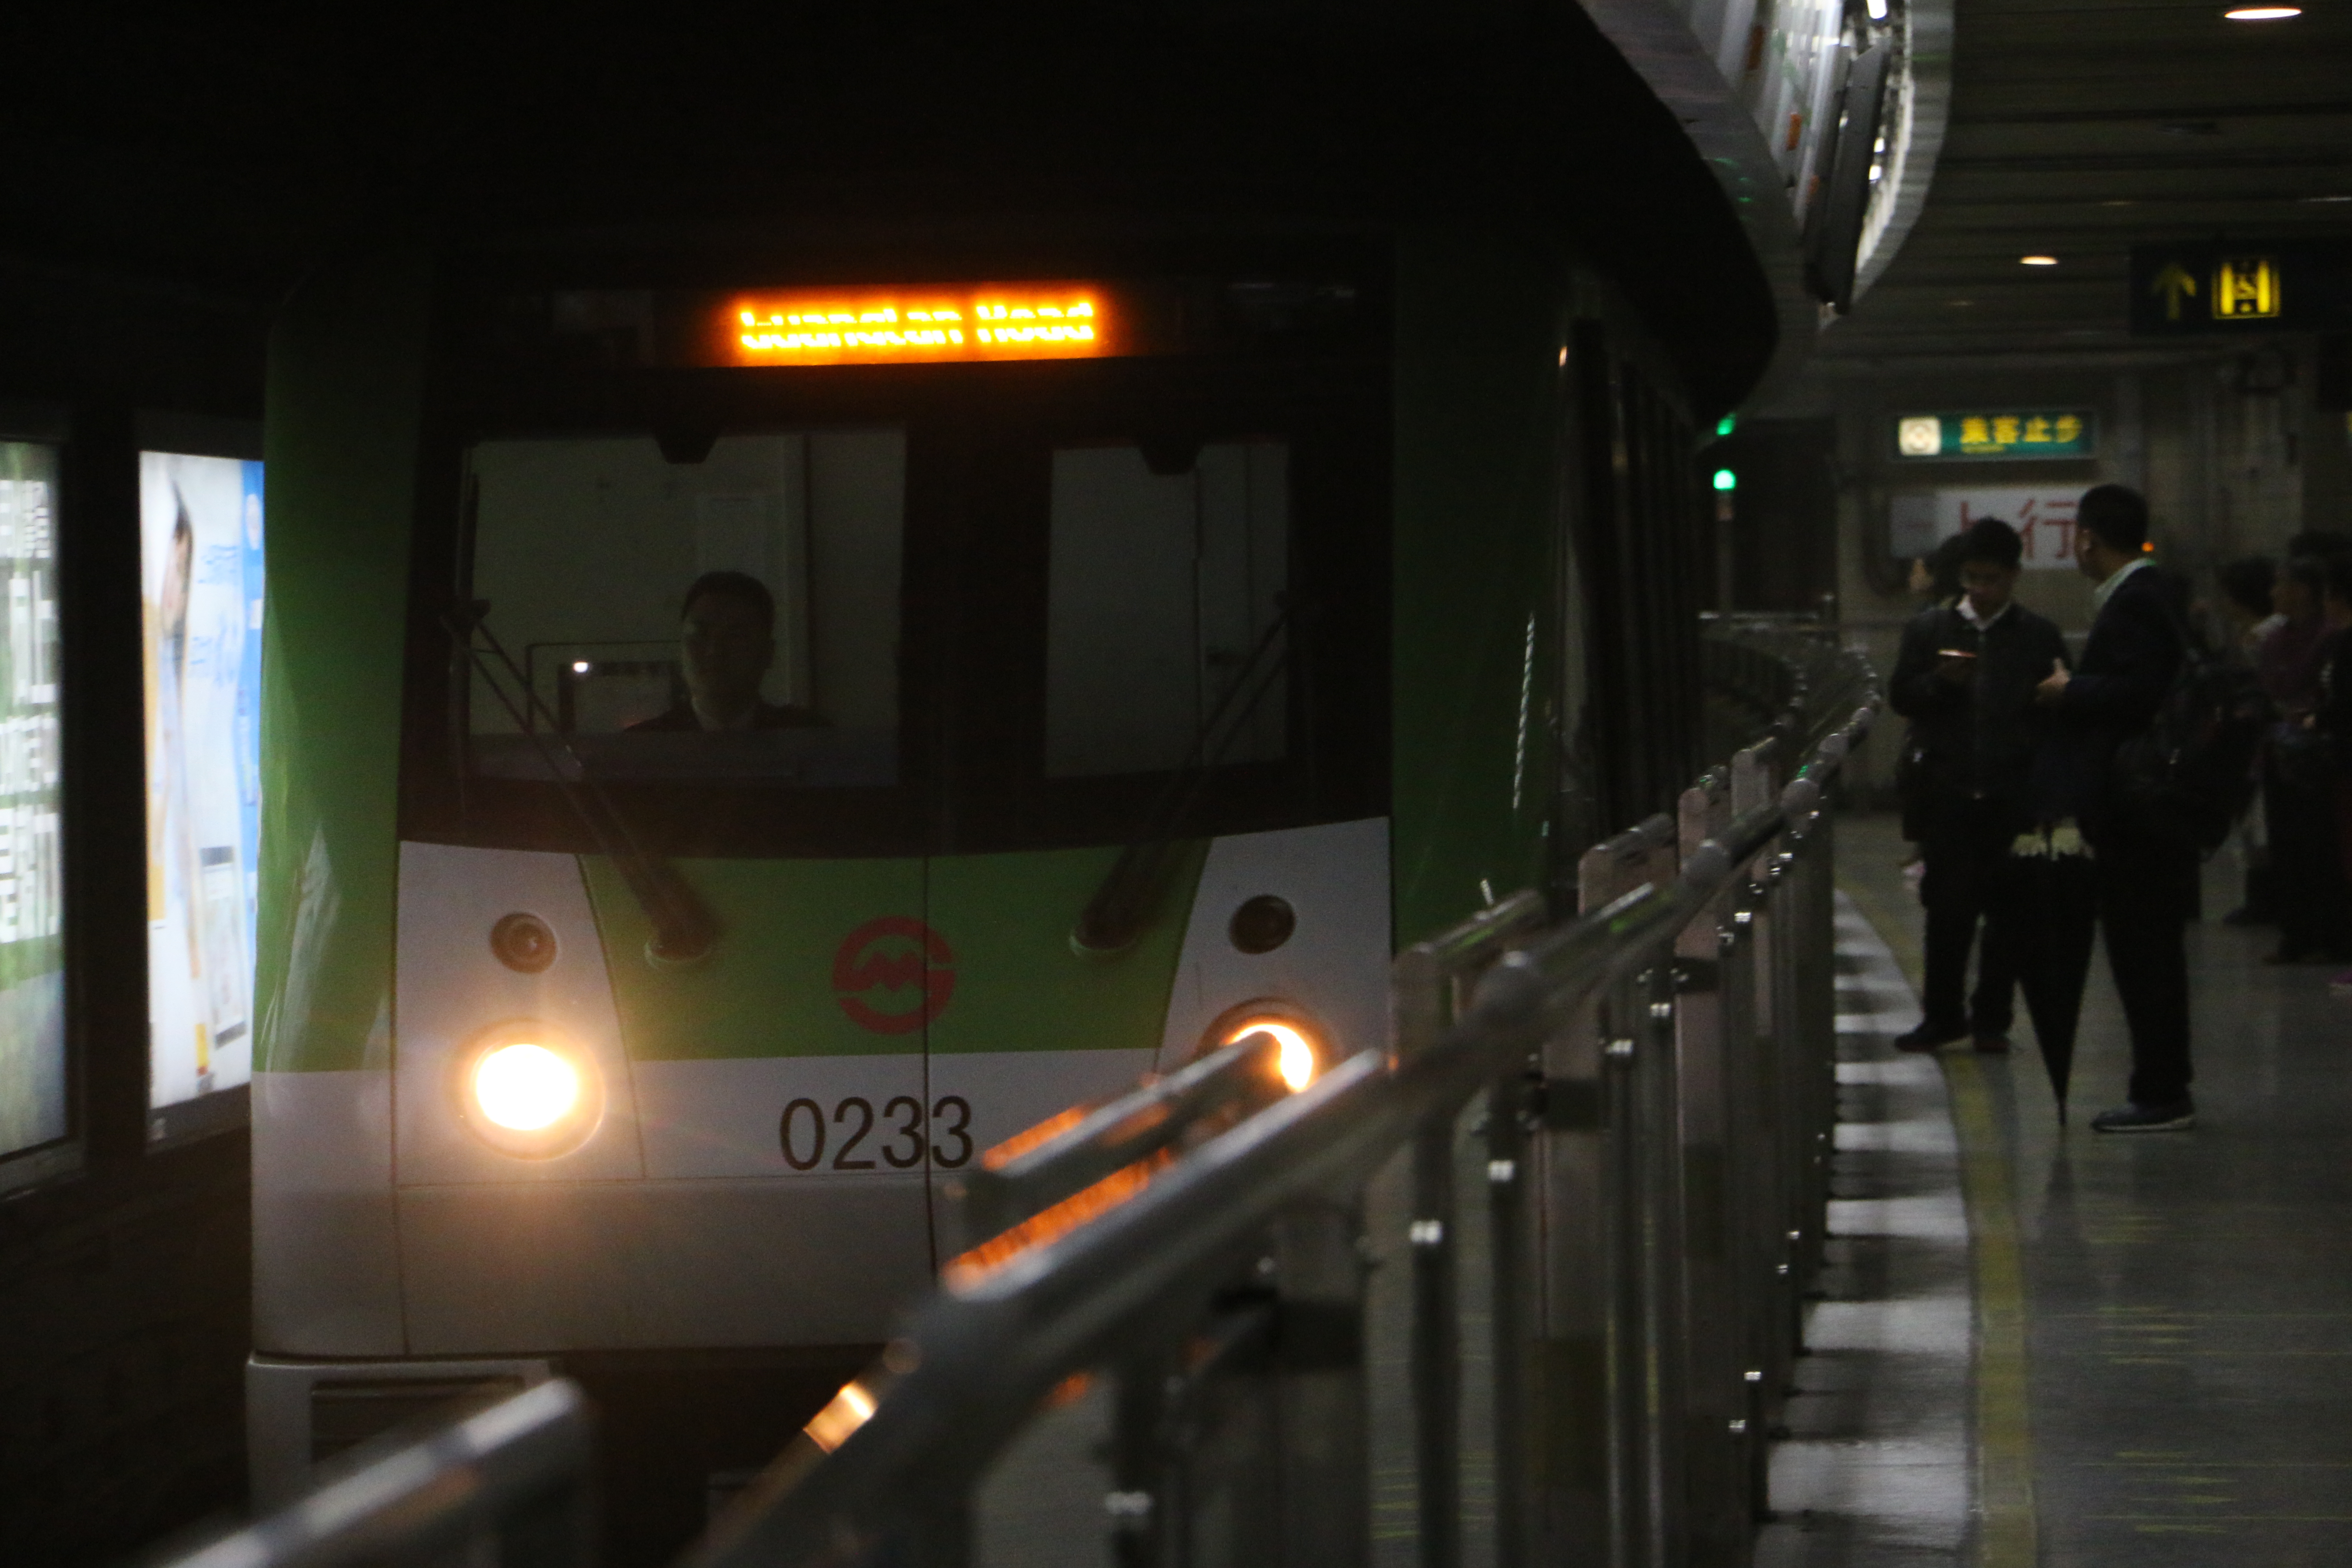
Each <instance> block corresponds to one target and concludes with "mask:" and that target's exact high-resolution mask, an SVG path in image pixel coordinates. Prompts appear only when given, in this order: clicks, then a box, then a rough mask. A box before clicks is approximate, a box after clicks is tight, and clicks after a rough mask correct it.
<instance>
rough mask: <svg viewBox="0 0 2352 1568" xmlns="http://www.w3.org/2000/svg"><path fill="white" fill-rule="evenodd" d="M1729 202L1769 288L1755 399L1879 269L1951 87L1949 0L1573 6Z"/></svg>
mask: <svg viewBox="0 0 2352 1568" xmlns="http://www.w3.org/2000/svg"><path fill="white" fill-rule="evenodd" d="M1584 8H1585V10H1586V11H1587V12H1588V13H1590V14H1591V16H1592V18H1593V20H1594V22H1595V23H1597V24H1598V25H1599V26H1600V28H1601V31H1602V32H1603V33H1604V34H1606V35H1607V36H1608V37H1609V39H1610V40H1611V41H1612V43H1614V44H1615V45H1616V46H1617V47H1618V49H1619V50H1620V51H1621V52H1622V53H1623V54H1624V56H1625V58H1626V59H1627V60H1628V61H1630V62H1631V63H1632V64H1633V68H1634V69H1636V70H1637V71H1639V72H1640V73H1641V75H1642V77H1643V79H1644V80H1646V81H1647V82H1648V83H1649V85H1650V87H1651V89H1653V90H1654V91H1655V92H1656V93H1657V95H1658V97H1659V99H1660V100H1662V101H1664V103H1665V105H1666V107H1667V108H1668V109H1670V110H1673V111H1674V113H1675V116H1676V118H1678V119H1679V120H1680V121H1682V123H1683V127H1684V129H1685V131H1686V132H1689V135H1690V138H1691V140H1692V142H1694V143H1696V145H1697V147H1698V149H1699V151H1700V153H1702V154H1703V155H1704V156H1705V157H1706V161H1707V164H1708V166H1709V168H1711V169H1712V170H1713V171H1714V173H1715V175H1716V177H1717V179H1718V180H1719V181H1721V182H1722V184H1723V186H1724V189H1725V191H1726V193H1727V195H1729V196H1730V198H1731V202H1732V205H1733V208H1734V210H1735V211H1736V212H1737V213H1738V216H1739V221H1740V223H1741V225H1742V226H1744V227H1745V229H1746V230H1747V233H1748V239H1749V241H1750V243H1751V244H1753V246H1754V247H1755V249H1756V254H1757V256H1758V258H1759V260H1760V261H1761V262H1762V264H1763V266H1764V268H1765V271H1766V273H1767V274H1768V275H1769V278H1770V279H1771V284H1772V293H1773V300H1774V304H1775V306H1776V308H1777V310H1778V313H1779V316H1780V345H1779V348H1778V351H1777V352H1776V353H1775V354H1774V357H1773V361H1772V364H1771V367H1770V369H1769V372H1768V373H1767V374H1766V376H1765V378H1764V381H1763V383H1762V384H1761V385H1760V386H1759V389H1758V390H1759V393H1769V390H1770V389H1771V388H1772V387H1774V386H1776V385H1778V384H1781V383H1782V382H1783V381H1784V380H1785V378H1786V377H1788V376H1789V375H1790V374H1793V373H1794V372H1795V371H1796V369H1797V368H1798V367H1799V366H1800V365H1801V364H1802V363H1804V360H1805V358H1806V357H1807V356H1808V355H1809V354H1810V353H1811V351H1812V348H1813V346H1814V343H1815V341H1816V339H1817V338H1818V337H1819V335H1820V332H1821V331H1822V329H1823V328H1825V327H1827V326H1828V325H1829V324H1830V323H1831V322H1832V321H1834V320H1835V319H1836V317H1837V316H1839V315H1841V314H1843V312H1845V311H1846V310H1851V309H1852V308H1853V303H1854V301H1855V300H1858V299H1859V298H1860V297H1861V296H1862V295H1863V294H1864V293H1865V292H1867V291H1868V290H1869V289H1870V287H1871V285H1873V284H1874V283H1875V282H1876V281H1877V280H1878V279H1879V277H1880V276H1881V275H1882V274H1883V273H1884V272H1885V270H1886V268H1887V265H1888V264H1889V263H1890V262H1892V261H1893V260H1894V258H1895V254H1896V252H1897V251H1898V250H1900V248H1901V247H1902V245H1903V241H1904V238H1905V237H1906V235H1908V234H1909V233H1910V230H1911V226H1912V224H1913V223H1914V221H1916V218H1917V217H1918V215H1919V209H1920V206H1921V205H1922V204H1923V203H1924V202H1925V201H1926V199H1927V185H1928V181H1929V178H1930V176H1931V175H1932V174H1934V171H1935V167H1936V159H1937V153H1939V152H1940V150H1941V149H1942V146H1943V140H1944V125H1945V120H1946V114H1947V109H1948V102H1949V100H1950V96H1951V72H1950V57H1951V39H1952V8H1951V5H1950V0H1865V3H1864V4H1861V5H1855V4H1850V3H1849V0H1797V3H1794V4H1787V5H1774V4H1772V3H1771V0H1584Z"/></svg>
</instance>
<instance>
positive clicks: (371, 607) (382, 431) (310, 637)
mask: <svg viewBox="0 0 2352 1568" xmlns="http://www.w3.org/2000/svg"><path fill="white" fill-rule="evenodd" d="M428 279H429V268H428V266H427V264H426V262H425V259H424V258H422V257H419V256H415V255H413V254H411V255H394V256H390V257H380V258H374V259H372V260H369V261H366V262H362V263H358V264H354V265H351V266H348V267H343V268H333V269H330V270H328V271H326V272H324V273H322V275H321V276H320V279H316V280H314V281H313V282H311V283H310V284H309V285H307V286H306V287H305V289H304V290H303V292H302V294H301V295H300V296H299V298H298V299H297V300H295V301H294V302H293V304H292V305H291V306H289V309H287V310H284V311H283V312H281V313H280V317H279V322H278V329H277V331H276V332H275V333H274V334H273V336H272V339H271V342H270V353H269V370H268V376H269V386H268V401H269V423H268V432H267V437H266V445H265V447H264V452H265V456H266V458H267V461H268V465H269V476H270V478H269V535H268V542H267V545H266V548H267V550H268V589H267V609H266V613H265V614H266V619H267V622H268V626H269V635H268V637H266V638H264V639H263V642H262V660H263V662H262V701H261V710H262V713H261V767H262V778H261V800H262V826H261V868H260V869H261V875H260V910H259V926H260V940H259V944H258V947H259V951H258V954H257V956H258V960H259V962H258V964H257V973H256V975H255V994H256V995H257V997H258V998H259V999H260V1005H259V1008H258V1011H259V1014H260V1018H261V1024H260V1027H259V1029H258V1030H257V1035H256V1038H255V1048H254V1063H253V1065H254V1067H255V1068H256V1070H266V1071H273V1072H288V1071H320V1070H328V1069H335V1068H360V1067H365V1066H374V1067H381V1066H383V1065H384V1061H385V1057H384V1052H385V1050H386V1048H387V1047H388V1045H389V1042H390V1038H391V1033H390V1015H391V998H392V968H393V925H394V909H395V900H394V891H395V889H396V886H397V871H398V866H399V857H400V844H399V832H398V823H399V790H400V709H401V678H402V672H403V669H404V658H403V649H404V641H405V637H406V629H407V628H406V612H407V605H406V591H407V584H408V579H409V553H410V552H409V538H410V531H411V526H412V520H413V518H414V517H415V510H416V492H415V485H416V473H417V456H416V455H417V446H418V438H419V433H420V430H421V427H422V424H423V420H424V411H425V351H426V344H427V343H428V342H429V341H430V332H429V326H430V322H429V320H428V313H427V299H428V287H427V285H428ZM354 342H359V343H364V344H366V345H368V352H367V353H353V352H352V344H353V343H354Z"/></svg>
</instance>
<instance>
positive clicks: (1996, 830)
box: [1919, 798, 2019, 1035]
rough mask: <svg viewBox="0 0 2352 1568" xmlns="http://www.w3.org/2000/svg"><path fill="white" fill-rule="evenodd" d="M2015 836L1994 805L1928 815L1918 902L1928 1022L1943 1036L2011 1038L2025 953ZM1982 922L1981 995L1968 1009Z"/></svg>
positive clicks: (1977, 803)
mask: <svg viewBox="0 0 2352 1568" xmlns="http://www.w3.org/2000/svg"><path fill="white" fill-rule="evenodd" d="M2016 833H2017V829H2016V824H2015V822H2014V820H2013V816H2012V813H2011V811H2010V810H2009V809H2007V808H2006V807H2003V806H2000V805H1996V804H1994V803H1993V802H1990V801H1983V800H1969V799H1965V798H1953V799H1947V800H1943V801H1939V802H1937V804H1936V805H1935V806H1934V808H1933V809H1932V811H1931V813H1930V815H1929V816H1928V820H1927V838H1926V839H1925V840H1924V841H1923V842H1922V843H1921V845H1920V858H1922V859H1923V860H1925V861H1926V862H1927V869H1926V873H1925V875H1923V876H1922V877H1921V878H1920V879H1919V902H1920V904H1921V906H1922V907H1923V908H1925V909H1926V910H1927V941H1926V942H1925V944H1924V945H1925V947H1926V950H1927V951H1926V953H1925V957H1926V959H1927V994H1926V995H1925V996H1924V997H1923V998H1921V1001H1922V1004H1923V1005H1924V1008H1925V1011H1926V1013H1927V1024H1928V1025H1929V1026H1933V1027H1935V1028H1937V1030H1939V1031H1949V1032H1952V1033H1955V1034H1957V1033H1958V1032H1960V1031H1961V1030H1963V1029H1967V1030H1971V1031H1973V1032H1975V1033H1977V1034H1979V1035H2005V1034H2007V1033H2009V1027H2010V1024H2011V1021H2012V1019H2013V1018H2014V1016H2015V1012H2014V997H2015V995H2016V992H2017V964H2018V956H2019V955H2018V951H2017V931H2016V925H2017V922H2016V920H2015V918H2014V915H2013V912H2012V908H2011V905H2012V898H2013V895H2012V891H2011V889H2012V885H2013V882H2014V879H2013V878H2011V876H2010V875H2009V873H2008V857H2009V847H2010V844H2011V841H2012V840H2013V839H2014V838H2015V837H2016ZM1979 922H1981V923H1982V925H1983V927H1984V946H1983V949H1982V951H1981V952H1979V955H1978V959H1977V987H1976V994H1975V995H1974V996H1973V997H1969V998H1967V1000H1966V1002H1965V1003H1964V1001H1963V998H1964V997H1965V996H1966V993H1967V990H1968V982H1969V948H1970V947H1971V946H1973V945H1975V942H1976V936H1977V927H1978V925H1979Z"/></svg>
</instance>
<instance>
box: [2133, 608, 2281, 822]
mask: <svg viewBox="0 0 2352 1568" xmlns="http://www.w3.org/2000/svg"><path fill="white" fill-rule="evenodd" d="M2172 623H2173V630H2174V631H2175V632H2177V633H2178V634H2179V637H2180V648H2181V653H2180V670H2179V674H2177V675H2175V676H2174V677H2173V679H2172V689H2170V690H2169V691H2167V692H2166V693H2165V694H2164V701H2163V702H2162V703H2161V704H2159V705H2158V708H2157V710H2156V717H2155V718H2154V719H2152V720H2150V721H2149V722H2148V726H2147V729H2146V730H2143V731H2140V732H2139V733H2138V734H2137V735H2134V736H2132V737H2131V738H2130V739H2129V740H2126V742H2123V744H2122V745H2120V746H2118V747H2116V772H2115V779H2116V790H2117V793H2118V794H2119V795H2121V797H2122V802H2123V806H2124V809H2125V810H2126V812H2127V813H2128V814H2130V816H2132V818H2133V819H2134V820H2135V821H2137V823H2138V824H2139V825H2140V826H2142V827H2144V828H2146V829H2147V831H2149V832H2151V833H2154V834H2156V835H2157V836H2158V837H2163V838H2169V839H2171V840H2173V841H2174V842H2176V843H2188V844H2194V845H2196V846H2197V847H2198V848H2199V849H2200V850H2202V851H2204V852H2205V853H2206V854H2209V855H2210V854H2211V853H2212V852H2213V851H2214V850H2216V849H2218V848H2220V847H2221V841H2222V840H2223V839H2225V838H2227V837H2229V836H2230V828H2231V825H2232V824H2233V823H2235V822H2236V821H2237V820H2238V818H2239V817H2240V816H2242V815H2243V814H2244V812H2245V809H2246V806H2247V805H2248V804H2249V803H2250V802H2251V801H2252V798H2253V793H2254V754H2255V752H2257V751H2258V750H2259V749H2260V748H2261V746H2262V741H2263V731H2264V730H2266V729H2267V728H2268V727H2269V725H2270V722H2271V720H2272V717H2273V709H2272V706H2271V700H2270V699H2269V698H2268V697H2267V696H2265V695H2264V694H2263V689H2262V685H2261V683H2260V682H2259V681H2257V680H2256V679H2255V678H2254V672H2253V671H2252V670H2251V669H2248V668H2245V667H2244V666H2242V665H2237V664H2232V663H2231V662H2229V661H2228V660H2226V659H2222V658H2217V657H2215V656H2214V655H2212V654H2210V653H2208V652H2206V651H2205V649H2204V647H2202V646H2200V644H2199V642H2198V640H2197V639H2196V638H2195V637H2191V636H2190V635H2189V628H2188V627H2187V626H2184V625H2182V624H2181V622H2180V619H2179V616H2177V615H2175V616H2173V617H2172Z"/></svg>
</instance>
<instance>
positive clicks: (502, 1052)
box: [474, 1040, 580, 1132]
mask: <svg viewBox="0 0 2352 1568" xmlns="http://www.w3.org/2000/svg"><path fill="white" fill-rule="evenodd" d="M474 1103H475V1104H476V1105H477V1106H479V1107H480V1108H481V1112H482V1114H483V1115H484V1116H486V1117H488V1119H489V1120H490V1121H491V1122H492V1123H494V1124H495V1125H497V1126H499V1127H503V1128H505V1129H506V1130H507V1131H509V1132H544V1131H547V1130H548V1129H549V1128H550V1127H552V1126H554V1125H555V1124H556V1123H557V1122H559V1121H562V1120H563V1119H564V1118H565V1117H567V1116H569V1115H571V1114H572V1109H573V1108H574V1107H575V1106H577V1105H578V1104H579V1103H580V1069H578V1068H575V1067H573V1066H572V1064H571V1063H570V1062H568V1061H565V1060H564V1059H563V1058H562V1057H560V1056H557V1055H556V1054H555V1053H554V1052H553V1051H551V1050H549V1049H548V1048H547V1047H545V1046H535V1045H532V1044H530V1042H529V1041H527V1040H518V1041H516V1042H515V1043H514V1044H513V1045H511V1046H500V1047H499V1048H498V1049H496V1050H494V1051H492V1052H490V1053H489V1054H488V1056H485V1057H484V1058H482V1059H481V1060H480V1061H479V1062H478V1063H476V1064H475V1066H474Z"/></svg>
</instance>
